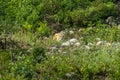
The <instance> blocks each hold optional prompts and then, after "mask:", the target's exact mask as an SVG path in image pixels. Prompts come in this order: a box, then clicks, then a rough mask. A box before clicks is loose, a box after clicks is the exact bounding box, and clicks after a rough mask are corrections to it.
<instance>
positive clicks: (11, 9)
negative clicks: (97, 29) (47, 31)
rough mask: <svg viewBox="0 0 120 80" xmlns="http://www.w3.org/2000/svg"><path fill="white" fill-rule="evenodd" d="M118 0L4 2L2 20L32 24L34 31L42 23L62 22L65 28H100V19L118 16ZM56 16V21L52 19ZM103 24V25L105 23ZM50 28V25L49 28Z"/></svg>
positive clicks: (2, 2) (26, 0)
mask: <svg viewBox="0 0 120 80" xmlns="http://www.w3.org/2000/svg"><path fill="white" fill-rule="evenodd" d="M114 2H115V1H113V0H111V1H109V0H105V1H104V0H69V1H68V0H63V1H61V0H54V1H53V0H47V1H44V0H35V1H33V0H24V1H22V0H19V1H17V0H14V1H13V0H12V1H1V2H0V4H1V7H2V9H1V10H0V17H1V20H0V21H2V20H5V21H6V22H7V23H9V24H11V23H14V22H16V23H17V24H19V25H24V23H25V22H27V23H28V24H30V25H32V27H33V29H36V28H37V27H38V26H39V22H40V21H41V22H43V21H46V23H47V24H51V23H58V22H59V23H61V24H64V25H70V27H72V26H74V25H75V26H80V27H83V26H85V27H87V26H88V25H89V24H90V23H93V24H95V25H96V22H97V21H98V20H100V21H103V18H106V17H108V16H111V15H113V16H115V15H117V12H116V10H115V3H114ZM51 17H53V18H52V19H50V18H51ZM101 24H102V23H101ZM48 26H49V25H48Z"/></svg>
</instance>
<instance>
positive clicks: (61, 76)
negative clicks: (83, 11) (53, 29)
mask: <svg viewBox="0 0 120 80" xmlns="http://www.w3.org/2000/svg"><path fill="white" fill-rule="evenodd" d="M75 31H76V33H77V36H80V37H83V38H82V39H81V38H77V39H78V41H79V42H80V44H81V45H80V46H79V47H73V46H69V47H64V48H63V47H61V43H62V42H64V41H66V39H69V38H68V37H69V36H70V35H66V38H65V40H63V41H60V42H58V41H54V40H53V39H52V36H50V37H48V38H41V37H39V34H35V33H31V32H24V33H23V31H20V32H16V33H14V34H12V37H11V38H12V40H13V41H15V42H16V43H18V42H20V43H19V44H23V45H21V46H20V47H16V48H12V49H9V48H8V49H7V50H6V51H5V50H0V64H1V65H0V80H119V79H120V62H119V58H120V36H119V34H120V32H119V29H117V27H113V28H105V29H103V28H87V29H82V30H81V31H80V32H79V31H77V30H75ZM67 34H68V33H67ZM73 37H74V36H73ZM96 38H100V40H97V39H96ZM99 41H101V43H100V44H99V45H97V43H98V42H99ZM108 43H109V45H107V44H108ZM27 44H29V46H30V48H24V47H23V46H27ZM90 44H91V45H90ZM21 47H22V48H21ZM53 47H54V48H55V49H54V48H53ZM88 47H89V48H88ZM60 50H61V51H60Z"/></svg>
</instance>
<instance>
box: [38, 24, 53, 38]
mask: <svg viewBox="0 0 120 80" xmlns="http://www.w3.org/2000/svg"><path fill="white" fill-rule="evenodd" d="M39 25H40V26H39V27H38V28H37V31H38V33H40V35H41V36H48V35H50V33H51V29H50V28H49V27H48V25H47V23H46V22H40V23H39Z"/></svg>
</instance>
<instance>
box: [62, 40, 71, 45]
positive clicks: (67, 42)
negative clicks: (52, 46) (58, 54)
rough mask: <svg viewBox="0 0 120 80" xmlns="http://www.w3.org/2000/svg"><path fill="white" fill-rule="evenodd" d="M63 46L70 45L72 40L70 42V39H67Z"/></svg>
mask: <svg viewBox="0 0 120 80" xmlns="http://www.w3.org/2000/svg"><path fill="white" fill-rule="evenodd" d="M61 46H70V42H69V41H66V42H64V43H62V45H61Z"/></svg>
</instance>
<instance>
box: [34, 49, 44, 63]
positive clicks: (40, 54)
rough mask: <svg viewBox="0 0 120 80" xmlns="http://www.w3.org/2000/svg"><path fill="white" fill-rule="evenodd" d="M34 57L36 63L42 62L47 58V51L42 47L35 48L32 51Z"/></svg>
mask: <svg viewBox="0 0 120 80" xmlns="http://www.w3.org/2000/svg"><path fill="white" fill-rule="evenodd" d="M32 55H33V60H34V61H35V62H41V61H42V60H44V59H45V58H46V53H45V49H44V48H42V47H38V48H34V49H33V51H32Z"/></svg>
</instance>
